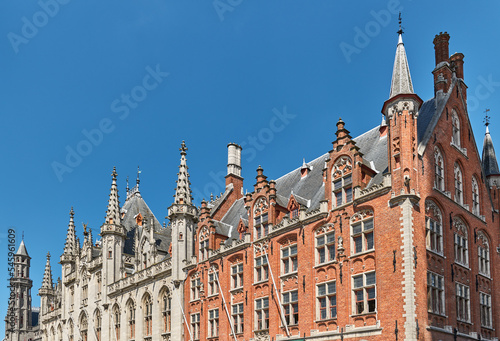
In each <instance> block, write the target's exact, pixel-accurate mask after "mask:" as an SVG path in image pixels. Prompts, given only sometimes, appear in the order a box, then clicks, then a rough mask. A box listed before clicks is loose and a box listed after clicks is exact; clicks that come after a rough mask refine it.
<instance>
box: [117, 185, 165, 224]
mask: <svg viewBox="0 0 500 341" xmlns="http://www.w3.org/2000/svg"><path fill="white" fill-rule="evenodd" d="M120 212H121V213H123V212H125V216H124V217H123V218H122V225H123V226H124V227H125V229H126V230H127V231H130V230H131V229H132V228H134V227H135V226H137V224H136V222H135V217H136V215H137V214H139V213H141V214H142V217H143V218H147V220H148V222H147V223H148V224H151V221H150V220H151V217H153V219H154V225H155V230H158V229H159V228H160V227H161V225H160V222H159V221H158V219H156V217H155V215H154V214H153V212H152V211H151V210H150V208H149V206H148V205H147V204H146V202H145V201H144V199H143V198H142V196H141V194H140V193H139V192H136V193H134V194H133V195H131V196H130V197H129V198H127V200H126V201H125V203H124V204H123V207H122V208H121V209H120Z"/></svg>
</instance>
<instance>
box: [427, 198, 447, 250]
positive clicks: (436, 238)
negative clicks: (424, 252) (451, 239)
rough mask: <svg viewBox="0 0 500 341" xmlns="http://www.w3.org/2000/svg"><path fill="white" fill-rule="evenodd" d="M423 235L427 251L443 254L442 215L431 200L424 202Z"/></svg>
mask: <svg viewBox="0 0 500 341" xmlns="http://www.w3.org/2000/svg"><path fill="white" fill-rule="evenodd" d="M425 213H426V216H425V234H426V246H427V249H428V250H431V251H434V252H437V253H439V254H442V253H443V214H442V213H441V210H440V209H439V208H438V206H437V205H436V204H435V203H434V202H433V201H431V200H426V201H425Z"/></svg>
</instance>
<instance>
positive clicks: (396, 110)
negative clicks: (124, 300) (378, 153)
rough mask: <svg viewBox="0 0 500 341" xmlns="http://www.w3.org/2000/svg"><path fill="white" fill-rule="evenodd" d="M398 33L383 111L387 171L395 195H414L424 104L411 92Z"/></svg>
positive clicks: (400, 33) (408, 70) (405, 60)
mask: <svg viewBox="0 0 500 341" xmlns="http://www.w3.org/2000/svg"><path fill="white" fill-rule="evenodd" d="M398 33H399V37H398V45H397V48H396V57H395V60H394V68H393V72H392V81H391V90H390V95H389V99H388V100H387V101H385V103H384V106H383V108H382V113H383V114H384V115H385V119H386V122H387V125H388V127H389V132H388V134H389V136H388V138H389V141H390V142H389V143H388V144H387V145H388V149H389V150H388V153H389V167H390V168H389V169H390V171H391V173H392V185H393V192H394V194H395V195H399V194H410V193H415V189H416V188H418V172H417V169H418V165H417V163H418V158H417V117H418V110H419V109H420V106H421V105H422V103H423V101H422V100H421V99H420V97H418V96H417V95H416V94H415V93H414V92H413V84H412V81H411V76H410V68H409V66H408V60H407V58H406V51H405V47H404V44H403V38H402V33H403V32H402V30H401V29H400V30H399V31H398Z"/></svg>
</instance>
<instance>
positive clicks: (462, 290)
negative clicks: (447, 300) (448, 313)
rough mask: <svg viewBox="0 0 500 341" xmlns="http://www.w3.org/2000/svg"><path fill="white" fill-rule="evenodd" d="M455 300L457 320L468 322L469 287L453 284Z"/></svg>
mask: <svg viewBox="0 0 500 341" xmlns="http://www.w3.org/2000/svg"><path fill="white" fill-rule="evenodd" d="M455 300H456V313H457V320H458V321H462V322H467V323H469V322H470V318H471V316H470V287H469V286H468V285H465V284H462V283H455Z"/></svg>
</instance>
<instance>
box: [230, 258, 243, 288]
mask: <svg viewBox="0 0 500 341" xmlns="http://www.w3.org/2000/svg"><path fill="white" fill-rule="evenodd" d="M241 287H243V263H240V264H236V265H233V266H232V267H231V289H236V288H241Z"/></svg>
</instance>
